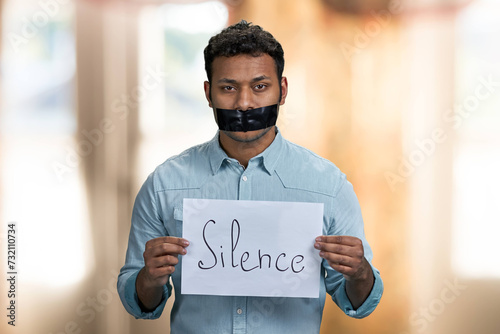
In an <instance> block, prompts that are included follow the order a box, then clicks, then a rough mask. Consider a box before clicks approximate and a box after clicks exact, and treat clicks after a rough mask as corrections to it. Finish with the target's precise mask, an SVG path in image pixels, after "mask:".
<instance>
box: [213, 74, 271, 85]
mask: <svg viewBox="0 0 500 334" xmlns="http://www.w3.org/2000/svg"><path fill="white" fill-rule="evenodd" d="M266 79H267V80H270V79H271V78H270V77H268V76H267V75H261V76H258V77H255V78H253V79H252V80H251V82H257V81H262V80H266ZM217 83H229V84H236V83H238V81H236V80H234V79H228V78H222V79H219V80H217Z"/></svg>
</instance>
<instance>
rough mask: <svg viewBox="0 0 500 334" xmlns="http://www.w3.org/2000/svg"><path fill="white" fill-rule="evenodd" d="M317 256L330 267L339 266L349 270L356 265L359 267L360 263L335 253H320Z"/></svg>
mask: <svg viewBox="0 0 500 334" xmlns="http://www.w3.org/2000/svg"><path fill="white" fill-rule="evenodd" d="M319 255H320V256H321V257H322V258H323V259H325V260H327V261H328V263H329V264H330V265H332V264H334V265H341V266H345V267H349V268H353V267H355V266H357V265H359V263H360V261H359V260H356V259H353V258H352V257H349V256H344V255H339V254H335V253H328V252H320V253H319Z"/></svg>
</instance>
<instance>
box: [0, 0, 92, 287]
mask: <svg viewBox="0 0 500 334" xmlns="http://www.w3.org/2000/svg"><path fill="white" fill-rule="evenodd" d="M73 22H74V5H73V2H71V1H67V2H65V3H64V4H61V3H59V2H58V1H48V2H47V1H18V0H6V1H4V11H3V38H2V43H3V45H2V54H1V55H0V56H1V58H0V59H1V68H0V71H1V72H0V73H1V76H2V101H1V109H0V110H1V113H0V136H1V145H0V147H1V150H2V151H1V155H0V157H1V159H0V172H1V175H0V187H1V190H0V191H1V194H2V207H1V209H2V218H1V221H2V223H5V224H6V223H7V222H11V221H15V222H16V223H17V224H18V229H19V235H18V240H19V245H20V247H19V248H18V249H19V253H20V254H19V256H18V259H19V267H20V269H19V273H20V274H21V275H22V277H23V281H25V282H31V283H37V284H40V285H51V286H59V287H60V286H64V285H67V284H72V283H76V282H78V281H79V280H81V279H82V278H83V277H84V275H85V273H86V272H88V271H89V268H90V267H91V265H92V263H91V260H92V258H93V257H92V253H91V252H89V250H91V249H92V248H91V244H90V242H89V241H90V237H89V226H88V220H87V218H86V216H85V212H86V208H85V196H84V195H85V192H84V187H83V183H82V179H81V177H80V172H79V159H80V158H79V156H78V155H77V154H75V151H74V144H75V143H74V134H75V131H76V114H75V101H74V99H75V96H74V90H75V80H74V79H75V41H74V31H73V26H72V25H73Z"/></svg>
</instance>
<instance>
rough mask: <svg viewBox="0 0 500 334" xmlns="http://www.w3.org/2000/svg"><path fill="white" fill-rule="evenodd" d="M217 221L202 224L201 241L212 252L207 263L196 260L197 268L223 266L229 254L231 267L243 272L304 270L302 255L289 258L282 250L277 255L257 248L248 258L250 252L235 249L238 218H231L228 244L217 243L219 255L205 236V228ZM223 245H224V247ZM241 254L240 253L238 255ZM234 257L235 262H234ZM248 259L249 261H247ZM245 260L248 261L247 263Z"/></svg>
mask: <svg viewBox="0 0 500 334" xmlns="http://www.w3.org/2000/svg"><path fill="white" fill-rule="evenodd" d="M216 224H217V222H216V221H215V220H213V219H210V220H209V221H207V222H206V223H205V225H204V226H203V232H202V234H203V241H204V243H205V245H206V247H207V248H208V250H209V251H210V253H211V254H212V257H213V258H212V259H210V260H208V261H207V263H205V262H204V261H202V260H199V261H198V268H200V269H203V270H210V269H213V268H216V267H218V266H221V267H222V268H225V267H226V265H225V263H226V261H225V255H226V256H230V258H231V267H232V268H237V267H239V268H240V269H241V270H242V271H244V272H249V271H252V270H255V269H265V268H267V269H271V268H272V269H276V270H278V271H280V272H286V271H289V270H291V272H293V273H296V274H298V273H300V272H301V271H303V270H304V265H300V263H302V262H303V260H304V255H300V254H297V255H295V256H293V257H292V258H291V260H289V261H288V259H290V256H288V258H287V254H286V253H284V252H281V253H279V254H278V255H277V256H272V255H271V254H269V253H263V252H262V250H261V249H260V248H259V249H258V250H257V252H256V253H257V254H255V256H254V257H253V258H252V259H251V260H250V252H248V251H244V252H241V251H237V250H236V249H237V247H238V242H239V240H240V235H241V225H240V223H239V222H238V220H236V219H233V221H232V223H231V231H230V240H231V242H230V245H227V244H226V245H219V248H220V257H219V256H218V255H217V254H216V253H215V251H214V249H217V247H216V245H214V243H213V242H212V241H210V242H209V240H208V239H210V238H208V236H207V234H208V233H207V228H208V229H209V228H210V226H212V225H216ZM224 246H225V247H224ZM227 249H230V255H227V254H226V253H224V251H225V250H227ZM240 254H241V255H240ZM235 259H236V263H235ZM249 260H250V261H249ZM247 261H249V262H250V263H248V264H247ZM251 263H253V264H254V266H253V267H252V266H251Z"/></svg>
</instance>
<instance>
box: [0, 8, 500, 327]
mask: <svg viewBox="0 0 500 334" xmlns="http://www.w3.org/2000/svg"><path fill="white" fill-rule="evenodd" d="M499 17H500V2H498V1H497V0H475V1H469V0H425V1H412V0H392V1H389V0H356V1H345V0H344V1H343V0H309V1H305V0H226V1H161V0H157V1H154V0H144V1H141V0H136V1H133V0H128V1H126V0H122V1H118V0H115V1H106V0H92V1H91V0H0V22H1V24H0V30H1V34H0V36H1V43H0V59H1V63H0V66H1V67H0V225H1V230H0V233H1V234H0V240H1V249H2V250H1V254H2V256H1V259H0V264H1V267H2V279H1V280H0V295H1V296H2V297H1V298H0V303H1V305H0V306H1V309H2V310H3V311H2V319H3V320H2V321H1V322H0V331H1V332H2V333H6V334H7V333H23V334H31V333H33V334H35V333H36V334H50V333H52V334H61V333H66V334H69V333H97V334H101V333H103V334H105V333H106V334H114V333H120V334H127V333H132V334H134V333H151V334H152V333H168V323H169V312H164V314H163V316H162V317H161V318H160V319H159V320H155V321H150V320H135V319H134V318H133V317H131V316H129V315H128V314H127V313H126V312H125V310H124V308H123V307H122V305H121V303H120V301H119V298H118V295H117V292H116V288H115V286H116V277H117V274H118V271H119V269H120V267H121V266H122V265H123V262H124V258H125V250H126V245H127V238H128V232H129V226H130V216H131V210H132V205H133V200H134V198H135V195H136V194H137V191H138V189H139V187H140V186H141V184H142V183H143V181H144V180H145V178H146V177H147V175H148V174H149V173H150V172H151V171H152V170H153V169H154V168H155V167H156V166H157V165H158V164H160V163H161V162H163V161H164V160H165V159H166V158H168V157H169V156H171V155H173V154H176V153H179V152H181V151H182V150H184V149H185V148H188V147H190V146H192V145H194V144H197V143H200V142H203V141H206V140H209V139H211V138H212V137H213V135H214V133H215V131H216V125H215V122H214V121H213V118H212V112H211V110H210V109H209V108H208V106H207V103H206V101H205V98H204V94H203V81H204V80H205V72H204V67H203V66H204V64H203V54H202V51H203V48H204V47H205V45H206V43H207V42H208V39H209V37H210V36H212V35H213V34H215V33H217V32H219V31H220V30H221V29H223V28H224V27H225V26H227V25H230V24H232V23H235V22H237V21H239V20H240V19H242V18H243V19H246V20H247V21H251V22H253V23H255V24H259V25H261V26H262V27H263V28H264V29H266V30H268V31H270V32H271V33H272V34H273V35H274V36H275V37H276V38H277V39H278V40H279V41H280V42H281V43H282V45H283V47H284V50H285V60H286V65H285V73H284V75H285V76H287V77H288V82H289V87H290V88H289V89H290V90H289V95H288V99H287V103H286V105H285V106H284V108H282V109H281V113H280V119H279V126H280V130H281V131H282V132H283V134H284V136H285V137H286V138H288V139H289V140H291V141H294V142H296V143H298V144H300V145H303V146H305V147H307V148H309V149H312V150H313V151H315V152H317V153H318V154H320V155H322V156H323V157H325V158H327V159H329V160H331V161H333V162H334V163H335V164H336V165H337V166H339V167H340V169H341V170H342V171H343V172H345V173H346V174H347V177H348V179H349V180H350V181H351V182H352V183H353V185H354V189H355V191H356V193H357V195H358V197H359V200H360V203H361V207H362V211H363V216H364V220H365V231H366V234H367V238H368V241H369V242H370V244H371V246H372V248H373V251H374V254H375V258H374V262H373V263H374V265H375V266H376V267H377V268H379V269H380V271H381V273H382V277H383V279H384V283H385V292H384V296H383V298H382V301H381V304H380V305H379V307H378V308H377V309H376V311H375V312H374V313H373V314H372V315H371V316H369V317H368V318H366V319H362V320H355V319H350V318H348V317H347V316H345V315H344V314H343V313H342V312H341V311H340V310H339V309H338V308H337V307H336V306H335V305H334V304H333V302H331V301H329V302H328V300H327V305H326V307H325V311H324V317H323V324H322V333H325V334H326V333H351V334H356V333H381V334H382V333H383V334H405V333H406V334H409V333H412V334H413V333H428V334H448V333H454V334H470V333H479V334H498V333H500V320H499V318H498V314H497V313H498V310H499V309H500V261H499V254H500V242H499V240H498V237H499V235H500V224H499V223H500V220H499V219H500V218H499V217H500V192H499V191H498V189H499V188H500V173H499V172H498V171H499V170H500V131H499V129H500V46H499V45H500V44H499V43H498V40H499V39H500V20H499V19H498V18H499ZM11 222H15V223H16V224H17V228H18V234H17V242H18V253H17V259H16V261H17V265H18V272H19V275H18V285H17V292H18V294H17V307H18V308H17V317H16V326H15V327H12V326H9V325H8V324H7V321H8V320H9V319H8V318H7V317H6V316H5V315H3V314H4V313H6V314H7V311H6V307H7V303H8V299H7V296H6V295H7V290H8V286H7V284H8V282H7V281H6V279H5V278H4V275H6V272H7V269H6V268H7V264H6V259H7V253H6V250H7V235H6V229H7V225H8V224H9V223H11ZM169 305H171V301H169ZM167 307H168V306H167Z"/></svg>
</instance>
